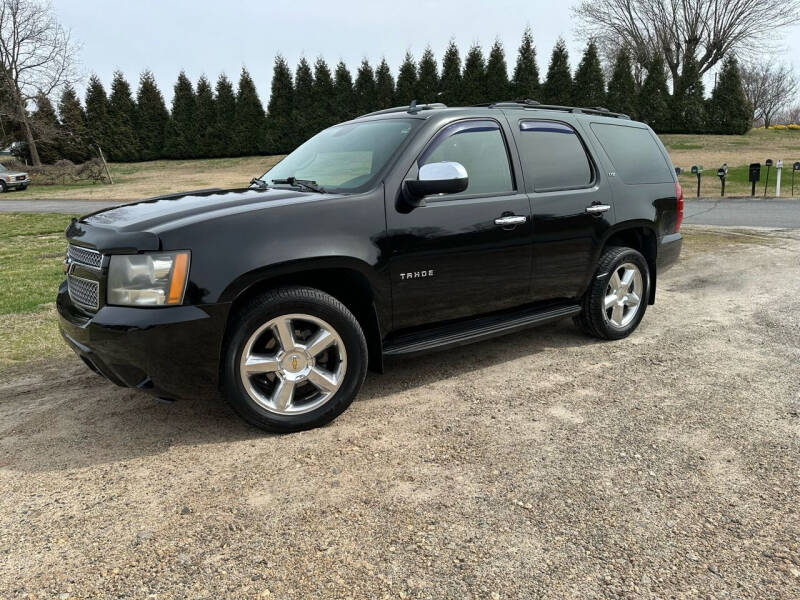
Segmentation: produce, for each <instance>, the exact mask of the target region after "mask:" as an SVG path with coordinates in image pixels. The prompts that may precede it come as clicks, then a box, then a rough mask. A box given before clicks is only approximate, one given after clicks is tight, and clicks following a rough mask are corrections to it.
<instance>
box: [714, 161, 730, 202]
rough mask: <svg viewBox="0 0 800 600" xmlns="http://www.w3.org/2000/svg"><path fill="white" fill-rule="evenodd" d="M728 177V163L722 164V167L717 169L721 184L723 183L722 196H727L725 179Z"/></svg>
mask: <svg viewBox="0 0 800 600" xmlns="http://www.w3.org/2000/svg"><path fill="white" fill-rule="evenodd" d="M727 176H728V165H727V163H722V166H721V167H720V168H719V169H717V177H719V180H720V182H722V195H723V196H724V195H725V178H726V177H727Z"/></svg>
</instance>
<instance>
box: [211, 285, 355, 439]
mask: <svg viewBox="0 0 800 600" xmlns="http://www.w3.org/2000/svg"><path fill="white" fill-rule="evenodd" d="M298 313H299V314H305V315H310V316H312V317H316V318H318V319H321V320H322V321H324V322H326V323H327V324H329V325H330V326H331V327H332V328H333V329H334V331H335V333H336V334H338V336H339V338H340V339H341V342H342V343H343V345H344V348H345V351H346V357H347V361H346V364H347V367H346V370H345V372H344V374H343V375H342V377H343V380H342V382H341V385H340V387H339V388H338V390H337V391H336V392H335V393H334V394H333V395H332V396H331V397H330V398H329V399H328V400H327V401H326V402H325V403H324V404H322V405H321V406H319V407H317V408H316V409H314V410H313V411H311V412H307V413H302V414H293V415H282V414H278V413H275V412H271V411H270V410H268V409H267V408H265V407H264V406H262V405H260V404H259V403H258V402H256V400H255V399H254V398H253V397H251V395H250V394H249V393H248V391H247V390H246V389H245V386H244V384H243V382H242V378H241V376H240V367H239V365H240V360H241V358H242V353H243V351H244V349H245V346H246V345H247V342H248V340H249V339H250V337H251V336H253V334H254V333H255V332H256V331H257V330H258V329H259V328H260V327H262V325H264V324H265V323H268V322H269V321H270V320H272V319H275V318H277V317H280V316H282V315H292V314H298ZM268 331H269V330H268ZM367 356H368V355H367V342H366V339H365V338H364V333H363V331H362V329H361V326H360V325H359V323H358V321H357V320H356V318H355V317H354V316H353V314H352V313H351V312H350V311H349V310H348V309H347V307H346V306H345V305H344V304H342V303H341V302H339V301H338V300H337V299H336V298H334V297H332V296H330V295H328V294H326V293H324V292H322V291H320V290H317V289H314V288H309V287H282V288H277V289H274V290H270V291H268V292H266V293H264V294H262V295H260V296H257V297H255V298H254V299H252V300H251V301H250V302H248V303H247V305H245V306H244V307H242V308H241V310H239V311H238V314H237V315H235V316H234V318H233V321H232V324H231V329H230V331H229V334H228V338H227V342H226V344H225V348H224V353H223V364H222V373H221V376H222V389H223V393H224V395H225V398H226V399H227V401H228V403H229V404H230V405H231V407H232V408H233V410H235V411H236V413H237V414H239V416H241V417H242V418H243V419H244V420H245V421H247V422H248V423H250V424H251V425H254V426H256V427H258V428H260V429H264V430H266V431H272V432H277V433H289V432H293V431H302V430H305V429H311V428H314V427H319V426H321V425H324V424H326V423H329V422H330V421H332V420H333V419H335V418H336V417H338V416H339V415H340V414H342V412H344V411H345V410H346V409H347V407H348V406H350V403H351V402H352V401H353V399H354V398H355V396H356V394H357V393H358V391H359V389H361V385H362V384H363V383H364V378H365V377H366V373H367V360H368V359H367Z"/></svg>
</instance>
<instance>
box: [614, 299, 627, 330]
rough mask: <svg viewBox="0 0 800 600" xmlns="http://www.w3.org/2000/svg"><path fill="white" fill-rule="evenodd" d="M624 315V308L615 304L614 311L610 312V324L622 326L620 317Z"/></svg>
mask: <svg viewBox="0 0 800 600" xmlns="http://www.w3.org/2000/svg"><path fill="white" fill-rule="evenodd" d="M624 314H625V310H624V307H623V306H622V305H620V304H615V305H614V309H613V310H612V311H611V322H612V323H614V325H617V326H621V325H622V316H623V315H624Z"/></svg>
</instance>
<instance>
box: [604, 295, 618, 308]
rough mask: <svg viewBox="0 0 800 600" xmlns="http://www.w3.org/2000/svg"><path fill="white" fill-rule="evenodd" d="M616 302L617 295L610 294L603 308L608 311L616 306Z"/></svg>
mask: <svg viewBox="0 0 800 600" xmlns="http://www.w3.org/2000/svg"><path fill="white" fill-rule="evenodd" d="M616 301H617V295H616V294H609V295H608V296H606V299H605V302H603V308H604V309H605V310H608V309H609V308H611V307H612V306H614V303H615V302H616Z"/></svg>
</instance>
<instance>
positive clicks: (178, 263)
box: [167, 252, 189, 304]
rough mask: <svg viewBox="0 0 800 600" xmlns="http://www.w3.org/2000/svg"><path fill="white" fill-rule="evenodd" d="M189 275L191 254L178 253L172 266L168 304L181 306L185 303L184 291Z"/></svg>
mask: <svg viewBox="0 0 800 600" xmlns="http://www.w3.org/2000/svg"><path fill="white" fill-rule="evenodd" d="M188 274H189V253H188V252H178V253H177V254H176V255H175V263H174V264H173V266H172V277H171V278H170V282H169V295H168V296H167V304H180V303H181V302H182V301H183V290H184V288H185V287H186V277H187V276H188Z"/></svg>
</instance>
